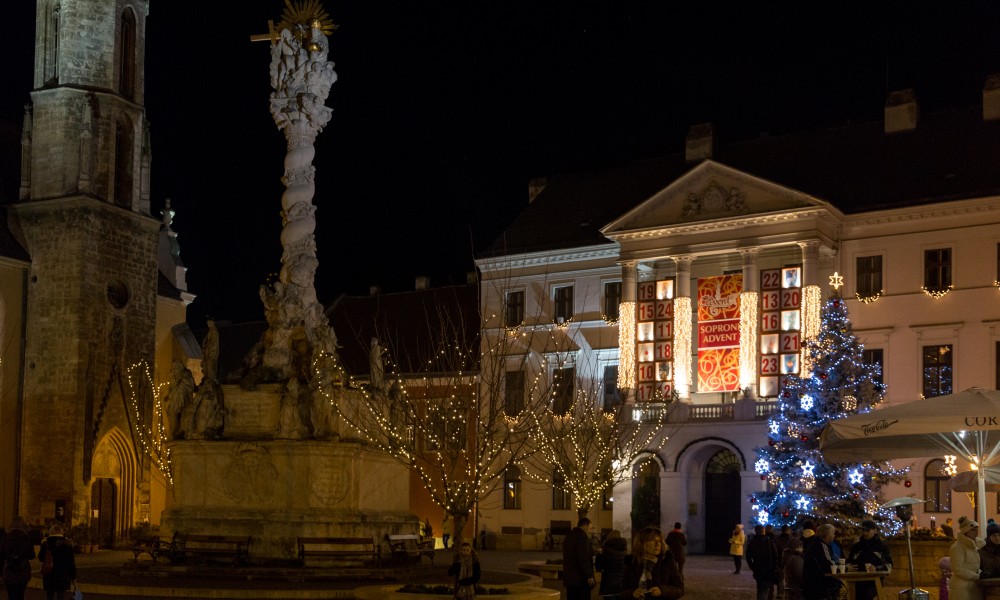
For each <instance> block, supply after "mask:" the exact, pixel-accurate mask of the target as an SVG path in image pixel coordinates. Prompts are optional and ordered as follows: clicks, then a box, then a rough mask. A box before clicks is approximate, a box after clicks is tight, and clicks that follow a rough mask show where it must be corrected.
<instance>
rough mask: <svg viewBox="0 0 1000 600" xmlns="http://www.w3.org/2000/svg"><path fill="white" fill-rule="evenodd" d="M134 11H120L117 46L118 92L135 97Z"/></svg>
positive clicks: (127, 9)
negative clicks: (119, 31) (119, 30)
mask: <svg viewBox="0 0 1000 600" xmlns="http://www.w3.org/2000/svg"><path fill="white" fill-rule="evenodd" d="M135 37H136V22H135V13H134V12H132V9H131V8H126V9H125V10H124V11H123V12H122V18H121V35H120V37H119V44H120V45H119V48H118V93H120V94H121V95H122V96H124V97H126V98H128V99H129V100H134V99H135Z"/></svg>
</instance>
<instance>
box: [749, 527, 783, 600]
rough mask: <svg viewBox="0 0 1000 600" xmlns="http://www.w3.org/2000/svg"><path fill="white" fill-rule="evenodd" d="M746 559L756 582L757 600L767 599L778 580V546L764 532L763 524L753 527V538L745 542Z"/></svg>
mask: <svg viewBox="0 0 1000 600" xmlns="http://www.w3.org/2000/svg"><path fill="white" fill-rule="evenodd" d="M746 561H747V565H748V566H749V567H750V570H751V571H753V578H754V581H756V582H757V600H768V596H769V595H770V594H771V590H772V589H773V588H774V584H775V583H776V582H777V580H778V546H777V545H776V544H775V543H774V540H773V539H771V536H769V535H767V534H766V533H765V532H764V526H763V525H757V526H756V527H754V528H753V539H751V540H750V543H749V544H747V552H746Z"/></svg>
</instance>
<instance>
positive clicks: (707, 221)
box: [601, 160, 840, 240]
mask: <svg viewBox="0 0 1000 600" xmlns="http://www.w3.org/2000/svg"><path fill="white" fill-rule="evenodd" d="M817 209H818V210H821V211H830V212H832V213H834V214H836V215H840V212H839V211H838V210H837V209H836V208H833V207H832V206H831V205H829V204H828V203H826V202H823V201H822V200H819V199H817V198H814V197H812V196H810V195H808V194H805V193H803V192H800V191H797V190H793V189H790V188H787V187H785V186H782V185H778V184H776V183H773V182H771V181H767V180H764V179H761V178H759V177H755V176H753V175H751V174H749V173H745V172H742V171H739V170H736V169H733V168H731V167H728V166H726V165H723V164H720V163H717V162H713V161H711V160H706V161H703V162H702V163H701V164H699V165H698V166H697V167H695V168H693V169H691V170H690V171H688V172H687V173H686V174H685V175H683V176H682V177H680V178H679V179H677V180H676V181H674V182H673V183H671V184H670V185H668V186H667V187H665V188H663V189H662V190H660V191H659V192H657V193H656V194H654V195H653V196H652V197H650V198H649V199H647V200H646V201H644V202H642V203H641V204H640V205H638V206H637V207H635V208H634V209H632V210H630V211H629V212H627V213H626V214H624V215H622V216H621V217H619V218H618V219H616V220H615V221H613V222H611V223H610V224H608V225H607V226H605V227H604V228H603V229H602V230H601V232H602V233H603V234H604V235H606V236H607V237H609V238H611V239H616V240H620V239H622V238H628V237H631V236H633V235H642V236H644V237H645V236H649V235H657V233H656V232H660V234H662V235H665V234H668V233H676V232H678V230H691V229H696V230H697V229H705V228H706V227H708V228H714V227H718V226H720V225H722V224H723V223H729V224H731V225H732V224H737V223H739V224H741V226H745V225H747V224H750V223H766V222H768V221H769V220H772V219H774V218H775V217H776V216H777V215H782V220H787V219H788V216H789V215H793V214H795V213H796V212H799V211H803V212H812V211H815V210H817Z"/></svg>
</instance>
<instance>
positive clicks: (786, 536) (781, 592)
mask: <svg viewBox="0 0 1000 600" xmlns="http://www.w3.org/2000/svg"><path fill="white" fill-rule="evenodd" d="M767 527H771V526H770V525H768V526H767ZM767 527H765V528H764V529H765V530H767ZM771 533H772V534H773V533H774V530H773V528H772V530H771ZM791 538H792V528H791V527H789V526H788V525H782V526H781V534H779V535H776V536H774V545H775V546H776V547H777V548H778V573H777V579H778V581H777V585H776V586H775V587H777V589H778V597H779V598H784V597H785V578H784V577H782V575H781V573H782V569H783V568H784V566H785V563H784V562H782V559H781V557H782V556H784V553H785V548H787V547H788V540H790V539H791ZM771 598H772V599H773V596H771Z"/></svg>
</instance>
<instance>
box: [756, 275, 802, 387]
mask: <svg viewBox="0 0 1000 600" xmlns="http://www.w3.org/2000/svg"><path fill="white" fill-rule="evenodd" d="M801 335H802V267H801V266H791V267H782V268H780V269H763V270H761V272H760V346H759V349H760V352H759V355H758V356H759V358H758V364H757V368H758V369H757V370H758V374H759V380H758V385H757V396H758V397H760V398H773V397H775V396H777V395H778V392H779V391H780V388H781V379H782V377H783V376H787V375H798V374H799V371H800V368H801V365H800V364H799V360H800V354H799V352H800V350H801V349H802V347H801V345H800V344H801Z"/></svg>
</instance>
